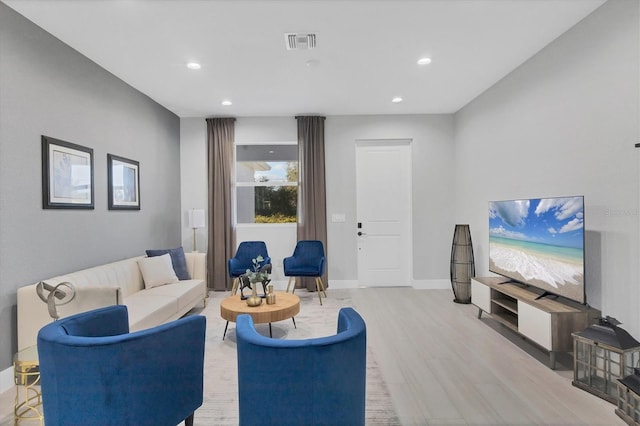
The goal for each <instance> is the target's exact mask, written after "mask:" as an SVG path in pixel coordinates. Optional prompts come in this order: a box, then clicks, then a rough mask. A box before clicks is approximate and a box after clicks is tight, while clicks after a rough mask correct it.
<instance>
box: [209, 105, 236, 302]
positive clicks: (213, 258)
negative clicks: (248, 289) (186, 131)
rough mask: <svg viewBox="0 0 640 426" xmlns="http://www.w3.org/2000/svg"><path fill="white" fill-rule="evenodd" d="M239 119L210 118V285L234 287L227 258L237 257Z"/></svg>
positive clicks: (210, 286) (215, 288)
mask: <svg viewBox="0 0 640 426" xmlns="http://www.w3.org/2000/svg"><path fill="white" fill-rule="evenodd" d="M235 121H236V119H235V118H207V166H208V167H207V168H208V176H207V180H208V187H209V196H208V209H207V210H208V211H209V235H208V237H209V244H208V248H207V271H208V277H209V288H212V289H213V290H229V289H231V279H230V278H229V274H228V272H227V260H228V259H229V258H231V257H232V256H233V251H234V248H235V245H236V236H235V231H234V226H233V197H232V194H233V169H234V168H233V145H234V131H235V126H234V124H235Z"/></svg>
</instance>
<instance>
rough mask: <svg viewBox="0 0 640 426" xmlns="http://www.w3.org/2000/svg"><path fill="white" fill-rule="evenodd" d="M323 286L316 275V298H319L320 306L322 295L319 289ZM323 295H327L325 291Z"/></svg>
mask: <svg viewBox="0 0 640 426" xmlns="http://www.w3.org/2000/svg"><path fill="white" fill-rule="evenodd" d="M322 288H324V287H323V286H322V280H320V278H319V277H316V292H317V293H318V299H320V306H322V295H321V294H320V289H322ZM324 297H327V293H325V294H324Z"/></svg>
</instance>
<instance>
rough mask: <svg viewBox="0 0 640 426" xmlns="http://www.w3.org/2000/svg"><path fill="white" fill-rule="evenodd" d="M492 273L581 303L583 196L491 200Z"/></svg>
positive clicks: (490, 247)
mask: <svg viewBox="0 0 640 426" xmlns="http://www.w3.org/2000/svg"><path fill="white" fill-rule="evenodd" d="M489 270H490V271H492V272H495V273H498V274H501V275H504V276H507V277H509V278H512V279H514V280H516V281H520V282H523V283H526V284H531V285H534V286H536V287H539V288H541V289H543V290H546V291H549V292H551V293H554V294H559V295H561V296H565V297H567V298H569V299H573V300H577V301H583V299H584V199H583V197H568V198H542V199H530V200H510V201H493V202H490V203H489Z"/></svg>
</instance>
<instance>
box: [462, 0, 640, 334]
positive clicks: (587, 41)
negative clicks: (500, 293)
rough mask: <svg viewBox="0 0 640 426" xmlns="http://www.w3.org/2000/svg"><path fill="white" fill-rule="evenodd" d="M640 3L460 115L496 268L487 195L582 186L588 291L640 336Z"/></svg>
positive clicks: (474, 225) (479, 252)
mask: <svg viewBox="0 0 640 426" xmlns="http://www.w3.org/2000/svg"><path fill="white" fill-rule="evenodd" d="M638 5H639V3H638V2H637V1H629V0H611V1H609V2H607V3H605V4H604V5H603V6H602V7H601V8H599V9H598V10H596V11H595V12H594V13H593V14H591V15H590V16H588V17H587V18H585V19H584V20H583V21H582V22H581V23H579V24H578V25H577V26H575V27H574V28H572V29H571V30H569V31H568V32H567V33H565V34H564V35H562V36H561V37H559V38H558V39H556V40H555V41H554V42H552V43H551V44H550V45H548V46H547V47H546V48H545V49H543V50H542V51H541V52H540V53H539V54H538V55H536V56H534V57H533V58H531V59H530V60H529V61H527V62H526V63H525V64H523V65H522V66H521V67H520V68H518V69H517V70H515V71H514V72H512V73H511V74H509V75H508V76H507V77H506V78H504V79H503V80H502V81H500V82H499V83H498V84H496V85H495V86H494V87H492V88H491V89H489V90H488V91H486V92H485V93H484V94H482V95H481V96H479V97H478V98H477V99H476V100H475V101H474V102H472V103H471V104H469V105H468V106H466V107H465V108H463V109H462V110H461V111H459V112H458V113H457V114H456V115H455V129H456V135H455V144H456V155H455V157H456V164H457V166H456V176H457V181H456V208H455V214H456V218H457V220H458V221H461V222H468V223H470V225H471V230H472V236H473V242H474V249H475V255H476V259H477V267H476V271H477V274H478V275H484V274H487V271H488V253H487V246H488V213H487V210H488V206H487V202H488V201H489V200H501V199H513V198H521V197H522V198H530V197H547V196H563V195H584V197H585V228H586V231H587V239H586V256H587V260H586V272H587V274H586V286H587V301H588V302H589V303H590V304H591V305H593V306H595V307H598V308H601V309H602V311H603V314H605V315H611V316H614V317H616V318H618V319H619V320H620V321H622V322H623V326H622V327H623V328H625V329H626V330H627V331H629V332H631V333H632V334H633V335H634V336H635V337H636V338H640V309H638V306H639V305H640V281H639V278H640V277H639V274H638V265H639V263H640V262H638V255H639V254H640V253H639V248H638V244H639V238H638V237H639V234H638V232H639V226H638V221H639V220H640V217H639V215H638V193H639V184H638V183H639V181H638V178H639V175H638V169H639V167H638V165H639V155H640V150H638V149H636V148H634V144H635V143H638V142H640V128H639V119H640V108H639V105H640V96H639V93H640V87H639V81H638V79H639V75H640V65H639V54H640V48H639V47H640V46H639V41H638V40H639V32H638V27H639V17H638V13H639V10H638V9H639V7H638Z"/></svg>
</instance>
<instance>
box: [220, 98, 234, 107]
mask: <svg viewBox="0 0 640 426" xmlns="http://www.w3.org/2000/svg"><path fill="white" fill-rule="evenodd" d="M220 103H221V104H222V105H224V106H231V105H233V102H231V101H229V100H226V99H225V100H224V101H222V102H220Z"/></svg>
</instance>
